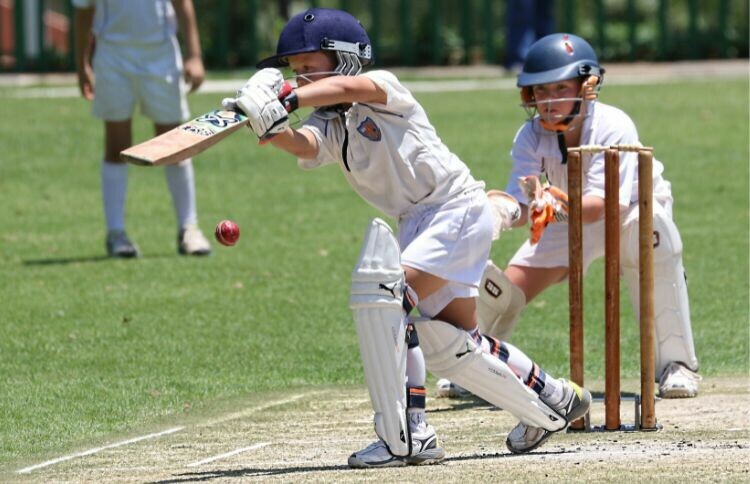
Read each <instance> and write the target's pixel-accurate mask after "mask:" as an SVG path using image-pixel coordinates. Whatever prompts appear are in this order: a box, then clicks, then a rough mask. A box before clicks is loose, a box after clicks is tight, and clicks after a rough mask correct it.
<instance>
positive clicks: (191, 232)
mask: <svg viewBox="0 0 750 484" xmlns="http://www.w3.org/2000/svg"><path fill="white" fill-rule="evenodd" d="M177 251H178V252H179V253H180V254H182V255H209V254H210V253H211V244H210V243H209V242H208V239H206V237H205V236H204V235H203V232H201V229H199V228H198V226H197V225H185V226H184V227H182V229H180V232H179V233H178V234H177Z"/></svg>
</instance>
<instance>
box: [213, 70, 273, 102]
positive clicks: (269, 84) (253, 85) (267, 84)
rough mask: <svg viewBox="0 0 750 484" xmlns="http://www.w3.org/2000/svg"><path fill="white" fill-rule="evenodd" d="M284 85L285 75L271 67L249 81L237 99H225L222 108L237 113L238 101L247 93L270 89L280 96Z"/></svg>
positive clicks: (256, 74)
mask: <svg viewBox="0 0 750 484" xmlns="http://www.w3.org/2000/svg"><path fill="white" fill-rule="evenodd" d="M283 85H284V75H283V74H282V73H281V71H280V70H278V69H273V68H270V67H269V68H266V69H261V70H259V71H258V72H256V73H255V74H253V75H252V77H250V79H248V80H247V82H246V83H245V85H244V86H242V87H241V88H240V89H239V90H238V91H237V94H235V97H225V98H224V99H222V100H221V106H222V107H223V108H224V109H226V110H229V111H235V110H237V99H239V98H241V97H242V96H243V95H245V94H246V93H248V92H251V91H254V90H256V89H259V88H268V89H270V90H271V91H273V92H274V93H275V94H276V96H278V95H279V93H280V92H281V88H282V86H283Z"/></svg>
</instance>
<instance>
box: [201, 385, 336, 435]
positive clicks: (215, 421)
mask: <svg viewBox="0 0 750 484" xmlns="http://www.w3.org/2000/svg"><path fill="white" fill-rule="evenodd" d="M318 393H321V392H309V393H301V394H298V395H294V396H293V397H290V398H286V399H284V400H276V401H273V402H269V403H266V404H264V405H261V406H259V407H253V408H248V409H246V410H241V411H239V412H234V413H230V414H227V415H223V416H221V417H218V418H215V419H213V420H209V421H207V422H203V423H202V424H200V427H209V426H212V425H216V424H220V423H224V422H228V421H230V420H236V419H238V418H244V417H247V416H249V415H252V414H254V413H256V412H262V411H263V410H268V409H269V408H272V407H278V406H283V405H286V404H287V403H292V402H296V401H297V400H299V399H300V398H304V397H309V396H312V395H316V394H318Z"/></svg>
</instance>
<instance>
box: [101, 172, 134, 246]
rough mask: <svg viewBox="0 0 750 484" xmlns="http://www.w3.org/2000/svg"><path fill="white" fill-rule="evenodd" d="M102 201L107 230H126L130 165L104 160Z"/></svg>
mask: <svg viewBox="0 0 750 484" xmlns="http://www.w3.org/2000/svg"><path fill="white" fill-rule="evenodd" d="M101 178H102V202H103V203H104V220H105V221H106V224H107V230H108V231H109V230H125V195H126V193H127V191H128V165H127V164H126V163H112V162H109V161H107V160H102V171H101Z"/></svg>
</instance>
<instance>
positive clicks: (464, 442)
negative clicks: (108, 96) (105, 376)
mask: <svg viewBox="0 0 750 484" xmlns="http://www.w3.org/2000/svg"><path fill="white" fill-rule="evenodd" d="M629 383H632V384H631V385H628V384H629ZM591 387H592V388H594V389H595V390H596V389H599V388H600V386H598V385H597V384H594V385H591ZM631 388H635V383H633V382H626V384H625V385H623V390H628V389H631ZM701 389H702V393H701V395H700V396H699V397H698V398H696V399H689V400H661V401H659V402H658V403H657V406H656V410H657V417H658V420H659V422H660V423H661V424H663V427H664V428H663V429H662V430H661V431H659V432H648V433H646V432H592V433H585V434H581V433H562V434H559V435H556V436H553V437H552V438H551V439H550V441H549V442H548V443H547V444H546V445H545V446H543V447H541V448H540V449H537V451H536V452H534V453H532V454H528V455H523V456H516V455H512V454H510V453H509V452H508V451H507V450H506V448H505V445H504V442H505V436H506V434H507V432H508V431H509V430H510V429H511V428H512V426H513V425H515V420H514V419H513V417H512V416H511V415H510V414H508V413H507V412H503V411H499V410H494V409H492V408H490V407H489V406H487V405H486V404H485V403H484V402H482V401H480V400H445V399H433V398H431V399H430V400H429V403H428V407H429V419H430V421H431V423H432V424H433V425H435V427H436V428H437V429H438V432H439V436H440V437H441V443H442V446H443V447H444V448H445V450H446V453H447V457H446V459H445V461H444V462H443V463H442V464H440V465H434V466H423V467H409V468H399V469H375V470H371V469H368V470H353V469H349V468H348V467H347V465H346V459H347V456H348V455H349V454H350V453H351V452H352V451H353V450H356V449H359V448H361V447H364V446H365V445H367V444H368V443H370V441H371V439H372V436H373V431H372V426H371V419H370V407H369V405H370V404H369V400H368V398H367V393H366V390H365V389H364V388H327V389H307V390H302V391H299V392H297V393H291V394H287V395H273V396H258V397H255V399H254V400H253V401H246V402H239V403H235V404H233V405H232V408H231V409H230V410H228V411H224V412H219V413H217V414H214V415H202V416H191V417H189V418H184V420H183V421H182V422H175V425H172V427H174V426H176V425H183V426H184V428H183V429H182V430H180V431H177V432H175V433H172V434H168V435H164V436H161V437H159V438H154V439H149V440H145V441H140V442H137V443H134V444H131V445H123V446H119V447H115V448H109V449H105V450H102V451H99V452H96V453H94V454H91V455H86V456H82V457H76V458H72V459H70V460H66V461H64V462H60V463H58V464H55V465H50V466H46V467H43V468H39V469H36V470H34V471H32V472H30V473H28V474H17V473H14V474H13V475H6V476H5V477H6V479H7V478H10V480H14V481H33V482H95V481H99V482H159V483H167V482H170V483H171V482H174V483H179V482H223V481H230V480H232V481H241V482H253V481H264V482H265V481H270V480H275V481H282V482H297V481H303V480H304V481H316V482H320V481H326V482H330V481H335V482H352V481H386V482H396V481H398V482H455V481H463V482H490V481H505V482H509V481H510V482H513V481H518V482H534V481H541V480H546V479H551V478H552V479H562V482H570V481H574V480H575V481H580V480H587V481H618V482H622V481H645V480H649V481H655V482H665V481H667V482H669V481H674V482H677V481H679V482H685V481H686V480H690V481H712V482H716V481H729V482H740V481H744V482H748V481H750V398H749V397H750V392H749V391H748V380H747V378H738V379H729V378H721V379H714V378H712V379H707V380H705V381H703V382H702V387H701ZM603 410H604V409H603V405H602V404H601V403H594V405H593V407H592V422H593V423H595V424H596V423H601V422H603ZM622 419H623V423H632V420H633V407H632V403H628V402H623V406H622ZM165 428H166V426H165ZM158 430H159V429H154V430H152V431H153V432H156V431H158ZM162 430H163V429H162ZM128 437H132V436H124V437H122V438H120V439H113V440H111V441H109V442H99V443H98V444H94V445H92V446H91V447H97V446H98V447H103V446H106V445H108V444H109V443H111V442H116V441H117V440H120V441H123V440H127V439H128ZM78 450H80V451H85V450H86V449H78ZM50 458H51V459H52V458H53V457H50ZM32 464H35V463H29V465H32ZM4 480H5V479H4Z"/></svg>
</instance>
